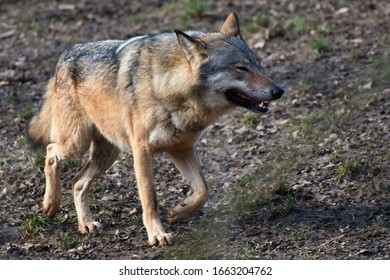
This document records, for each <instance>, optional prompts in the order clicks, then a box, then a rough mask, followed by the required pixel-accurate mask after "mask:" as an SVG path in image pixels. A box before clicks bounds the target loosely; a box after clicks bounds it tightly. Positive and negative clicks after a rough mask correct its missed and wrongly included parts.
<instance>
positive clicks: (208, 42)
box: [175, 13, 284, 112]
mask: <svg viewBox="0 0 390 280" xmlns="http://www.w3.org/2000/svg"><path fill="white" fill-rule="evenodd" d="M175 32H176V35H177V39H178V41H179V45H180V47H181V49H182V51H183V52H184V54H185V56H186V58H187V60H188V62H189V64H190V67H191V68H192V70H193V73H197V75H199V86H200V87H201V88H202V90H203V91H204V95H205V96H204V100H206V102H208V103H209V105H210V107H211V108H229V107H231V106H232V105H238V106H241V107H245V108H247V109H249V110H251V111H254V112H267V111H268V102H269V101H272V100H275V99H278V98H280V97H281V96H282V95H283V93H284V90H283V89H282V88H280V87H278V86H277V85H276V84H275V83H274V82H273V81H272V80H271V79H269V78H268V77H266V76H265V75H263V74H262V73H261V68H260V60H259V58H258V57H257V56H256V55H255V53H254V52H253V51H252V50H251V49H250V48H249V47H248V45H247V44H246V43H245V42H244V41H243V39H242V36H241V32H240V26H239V22H238V18H237V15H236V14H235V13H231V14H230V15H229V16H228V18H227V19H226V21H225V23H224V24H223V26H222V28H221V30H220V32H219V33H201V32H194V31H189V32H186V33H184V32H182V31H175Z"/></svg>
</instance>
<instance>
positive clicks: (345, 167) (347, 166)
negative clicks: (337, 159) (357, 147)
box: [337, 158, 360, 179]
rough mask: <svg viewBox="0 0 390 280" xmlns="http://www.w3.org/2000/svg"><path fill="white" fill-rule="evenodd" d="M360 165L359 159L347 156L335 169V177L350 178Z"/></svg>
mask: <svg viewBox="0 0 390 280" xmlns="http://www.w3.org/2000/svg"><path fill="white" fill-rule="evenodd" d="M359 167H360V163H359V161H357V160H356V159H353V158H349V159H347V160H346V161H344V162H343V163H342V164H341V165H340V166H339V168H338V169H337V178H339V179H343V178H350V177H351V176H352V174H353V173H355V172H356V171H357V170H358V169H359Z"/></svg>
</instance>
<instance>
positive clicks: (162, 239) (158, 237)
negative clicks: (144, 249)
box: [149, 232, 173, 246]
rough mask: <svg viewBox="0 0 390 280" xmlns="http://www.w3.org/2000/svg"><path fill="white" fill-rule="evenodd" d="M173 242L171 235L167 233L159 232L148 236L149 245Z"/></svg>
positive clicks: (163, 244)
mask: <svg viewBox="0 0 390 280" xmlns="http://www.w3.org/2000/svg"><path fill="white" fill-rule="evenodd" d="M172 243H173V237H172V235H171V234H169V233H165V232H160V233H158V234H154V235H152V236H149V245H150V246H156V245H159V246H165V245H171V244H172Z"/></svg>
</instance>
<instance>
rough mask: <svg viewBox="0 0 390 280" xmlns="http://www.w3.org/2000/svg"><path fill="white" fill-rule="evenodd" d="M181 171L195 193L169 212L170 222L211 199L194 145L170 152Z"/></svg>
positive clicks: (182, 218)
mask: <svg viewBox="0 0 390 280" xmlns="http://www.w3.org/2000/svg"><path fill="white" fill-rule="evenodd" d="M169 155H170V157H171V159H172V161H173V163H174V164H175V165H176V167H177V168H178V169H179V171H180V173H181V174H182V175H183V177H184V178H186V179H187V180H188V181H189V183H190V184H191V187H192V189H193V190H194V193H193V194H192V195H191V196H189V197H186V198H185V199H183V200H182V201H180V202H179V203H177V204H176V205H174V206H173V207H172V208H171V209H170V210H169V214H168V219H169V223H171V224H174V223H177V222H179V221H181V220H184V219H186V218H188V217H190V216H191V215H192V214H194V213H195V212H196V211H198V210H199V209H201V208H202V207H203V205H204V204H205V203H206V202H207V200H208V199H209V192H208V190H207V184H206V182H205V180H204V178H203V175H202V172H201V170H200V164H199V161H198V158H197V155H196V152H195V149H194V147H191V148H188V149H185V150H178V151H173V152H170V153H169Z"/></svg>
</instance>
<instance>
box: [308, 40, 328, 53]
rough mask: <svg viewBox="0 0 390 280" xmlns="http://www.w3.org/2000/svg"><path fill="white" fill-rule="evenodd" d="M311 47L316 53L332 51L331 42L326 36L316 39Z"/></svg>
mask: <svg viewBox="0 0 390 280" xmlns="http://www.w3.org/2000/svg"><path fill="white" fill-rule="evenodd" d="M311 49H312V50H313V51H314V52H315V53H316V54H323V53H327V52H330V51H331V50H332V47H331V45H330V43H329V41H328V40H326V39H324V38H319V39H316V40H315V41H314V42H313V43H312V45H311Z"/></svg>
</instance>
